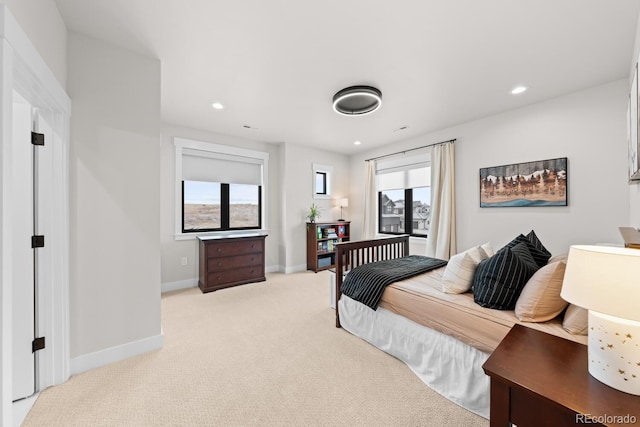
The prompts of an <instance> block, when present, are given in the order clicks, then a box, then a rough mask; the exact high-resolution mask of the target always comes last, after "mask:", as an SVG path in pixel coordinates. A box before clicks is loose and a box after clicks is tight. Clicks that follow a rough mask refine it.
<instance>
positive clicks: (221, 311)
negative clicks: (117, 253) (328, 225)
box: [23, 272, 489, 427]
mask: <svg viewBox="0 0 640 427" xmlns="http://www.w3.org/2000/svg"><path fill="white" fill-rule="evenodd" d="M328 281H329V275H328V272H322V273H318V274H315V273H312V272H305V273H296V274H289V275H284V274H271V275H269V276H268V280H267V281H266V282H262V283H256V284H250V285H243V286H237V287H235V288H229V289H225V290H221V291H217V292H212V293H209V294H205V295H203V294H201V293H200V291H199V290H198V289H196V288H194V289H188V290H184V291H175V292H171V293H167V294H164V295H163V298H162V319H163V320H162V324H163V330H164V340H165V344H164V347H163V348H162V349H160V350H157V351H154V352H151V353H147V354H144V355H141V356H138V357H135V358H132V359H128V360H125V361H122V362H119V363H114V364H112V365H109V366H105V367H102V368H99V369H95V370H93V371H90V372H86V373H84V374H81V375H77V376H74V377H72V378H71V379H70V380H69V381H68V382H66V383H65V384H63V385H60V386H57V387H52V388H49V389H47V390H45V391H44V392H42V393H41V394H40V397H39V398H38V400H37V402H36V403H35V405H34V407H33V409H32V410H31V412H30V413H29V415H28V416H27V419H26V420H25V422H24V424H23V425H24V426H163V425H167V426H258V425H259V426H279V425H281V426H340V425H345V426H346V425H348V426H483V427H486V426H488V425H489V423H488V421H487V420H485V419H483V418H481V417H479V416H477V415H475V414H472V413H470V412H468V411H466V410H465V409H462V408H460V407H458V406H457V405H455V404H453V403H451V402H449V401H448V400H446V399H445V398H443V397H441V396H440V395H438V394H437V393H435V392H433V391H432V390H431V389H429V388H428V387H427V386H426V385H424V384H423V383H422V382H421V381H420V380H419V379H418V378H417V377H416V376H414V375H413V373H412V372H411V371H410V370H409V369H408V368H407V367H406V365H405V364H404V363H402V362H400V361H399V360H397V359H395V358H393V357H391V356H389V355H387V354H386V353H384V352H382V351H380V350H378V349H376V348H375V347H373V346H371V345H369V344H368V343H366V342H364V341H362V340H360V339H359V338H357V337H355V336H353V335H351V334H349V333H348V332H346V331H344V330H342V329H336V328H335V327H334V312H333V310H332V309H331V308H329V285H328Z"/></svg>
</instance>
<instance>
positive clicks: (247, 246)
mask: <svg viewBox="0 0 640 427" xmlns="http://www.w3.org/2000/svg"><path fill="white" fill-rule="evenodd" d="M206 248H207V249H206V250H207V258H218V257H228V256H234V255H243V254H252V253H263V252H264V239H242V240H238V241H229V240H227V241H221V242H209V243H207V245H206Z"/></svg>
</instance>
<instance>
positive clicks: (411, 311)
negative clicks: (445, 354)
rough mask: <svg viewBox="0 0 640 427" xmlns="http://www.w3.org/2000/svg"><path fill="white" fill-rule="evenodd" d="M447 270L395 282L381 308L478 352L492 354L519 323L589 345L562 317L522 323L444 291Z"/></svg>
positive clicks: (509, 312)
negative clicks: (447, 336)
mask: <svg viewBox="0 0 640 427" xmlns="http://www.w3.org/2000/svg"><path fill="white" fill-rule="evenodd" d="M444 270H445V267H441V268H438V269H436V270H433V271H430V272H428V273H424V274H420V275H418V276H415V277H412V278H409V279H405V280H402V281H399V282H395V283H393V284H391V285H389V286H387V288H386V289H385V291H384V293H383V294H382V299H381V301H380V304H379V307H382V308H385V309H386V310H389V311H391V312H393V313H396V314H399V315H401V316H403V317H406V318H408V319H410V320H412V321H414V322H416V323H418V324H420V325H423V326H427V327H429V328H431V329H434V330H436V331H438V332H442V333H444V334H446V335H449V336H451V337H454V338H456V339H458V340H459V341H461V342H463V343H465V344H468V345H470V346H472V347H475V348H477V349H478V350H480V351H482V352H485V353H491V352H493V350H494V349H495V348H496V347H497V346H498V344H499V343H500V341H502V339H503V338H504V337H505V335H507V333H508V332H509V330H510V329H511V328H512V327H513V325H515V324H516V323H519V324H521V325H524V326H528V327H530V328H534V329H538V330H540V331H543V332H547V333H549V334H553V335H557V336H560V337H562V338H565V339H568V340H571V341H576V342H579V343H581V344H586V343H587V336H584V335H572V334H570V333H568V332H566V331H565V330H564V329H563V328H562V318H561V317H557V318H555V319H552V320H550V321H547V322H541V323H532V322H521V321H519V320H518V318H517V317H516V315H515V313H514V311H513V310H494V309H489V308H485V307H481V306H479V305H478V304H476V303H475V302H474V301H473V294H471V293H464V294H446V293H444V292H442V290H441V289H442V274H443V272H444Z"/></svg>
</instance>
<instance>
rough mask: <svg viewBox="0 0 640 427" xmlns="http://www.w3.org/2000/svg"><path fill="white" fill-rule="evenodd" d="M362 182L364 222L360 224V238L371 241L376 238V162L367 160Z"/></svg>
mask: <svg viewBox="0 0 640 427" xmlns="http://www.w3.org/2000/svg"><path fill="white" fill-rule="evenodd" d="M365 164H366V166H365V167H366V170H365V173H366V176H365V180H364V215H363V218H364V221H363V223H362V238H363V239H373V238H374V237H375V236H376V217H377V215H378V210H377V208H376V204H377V203H376V196H377V194H376V161H375V160H368V161H366V162H365Z"/></svg>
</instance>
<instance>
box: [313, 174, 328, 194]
mask: <svg viewBox="0 0 640 427" xmlns="http://www.w3.org/2000/svg"><path fill="white" fill-rule="evenodd" d="M316 194H322V195H326V194H327V173H326V172H316Z"/></svg>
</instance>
